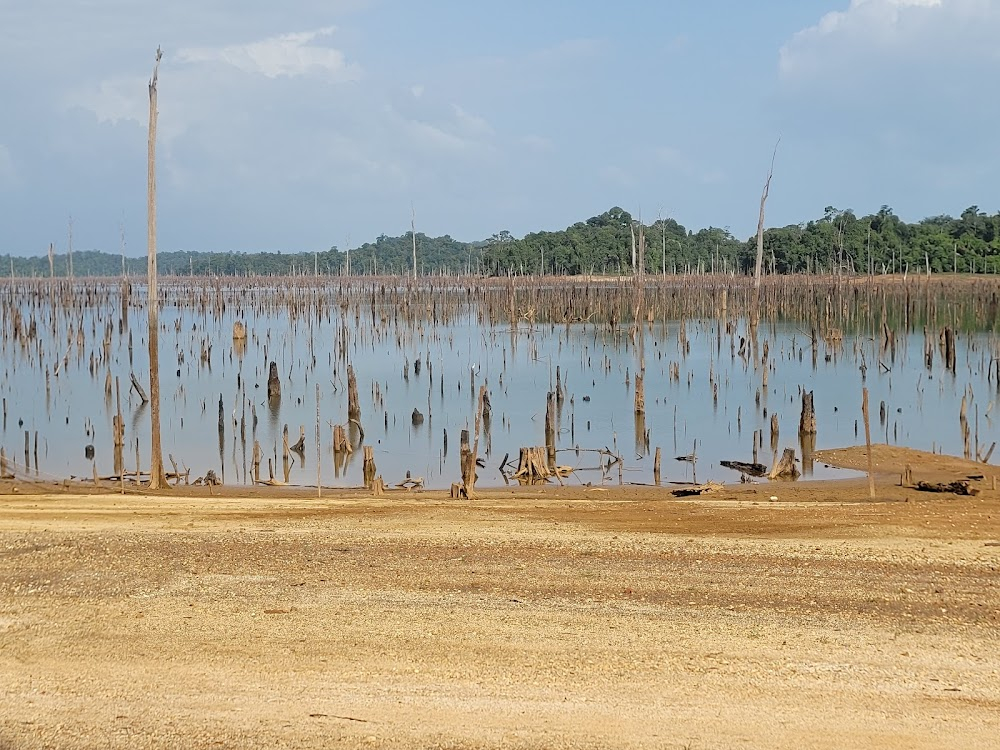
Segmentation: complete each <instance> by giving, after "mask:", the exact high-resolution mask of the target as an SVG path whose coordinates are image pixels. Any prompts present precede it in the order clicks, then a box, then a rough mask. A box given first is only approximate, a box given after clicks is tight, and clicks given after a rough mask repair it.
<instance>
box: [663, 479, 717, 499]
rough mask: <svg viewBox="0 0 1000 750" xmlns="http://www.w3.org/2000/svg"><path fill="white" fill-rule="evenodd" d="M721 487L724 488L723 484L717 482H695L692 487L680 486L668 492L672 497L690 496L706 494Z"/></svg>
mask: <svg viewBox="0 0 1000 750" xmlns="http://www.w3.org/2000/svg"><path fill="white" fill-rule="evenodd" d="M721 489H724V485H721V484H719V483H718V482H706V483H705V484H697V485H694V486H692V487H681V488H679V489H676V490H671V492H670V494H671V495H673V496H674V497H692V496H694V495H707V494H709V493H710V492H718V491H719V490H721Z"/></svg>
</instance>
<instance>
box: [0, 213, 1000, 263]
mask: <svg viewBox="0 0 1000 750" xmlns="http://www.w3.org/2000/svg"><path fill="white" fill-rule="evenodd" d="M639 233H644V235H645V248H646V250H645V257H644V258H643V259H641V262H642V263H643V267H644V270H645V271H646V272H647V273H661V272H665V273H682V272H710V271H715V272H726V273H728V272H733V273H740V274H745V273H750V272H751V271H752V268H753V263H754V260H755V255H756V244H755V242H756V240H755V237H750V238H748V239H746V240H740V239H737V238H736V237H734V236H733V235H732V234H731V233H730V232H729V230H728V229H720V228H718V227H708V228H706V229H699V230H697V231H692V230H689V229H686V228H685V227H684V226H682V225H681V224H679V223H678V222H677V221H675V220H674V219H671V218H657V219H656V220H655V221H653V222H652V223H650V224H645V223H642V222H640V221H639V220H638V219H637V218H636V217H633V216H632V215H631V214H630V213H629V212H628V211H625V210H624V209H622V208H619V207H617V206H615V207H613V208H610V209H608V210H607V211H605V212H604V213H602V214H600V215H598V216H593V217H591V218H589V219H587V220H586V221H580V222H577V223H576V224H573V225H572V226H569V227H567V228H566V229H561V230H558V231H540V232H531V233H529V234H526V235H525V236H524V237H521V238H517V237H515V236H513V235H512V234H511V233H510V232H509V231H506V230H504V231H499V232H497V233H495V234H493V235H492V236H491V237H489V238H488V239H485V240H481V241H477V242H461V241H459V240H456V239H453V238H452V237H450V236H448V235H444V236H442V237H428V236H426V235H425V234H422V233H419V232H418V233H417V236H416V239H417V266H418V268H417V270H418V273H420V274H432V273H434V274H436V273H455V274H457V273H479V274H489V275H507V274H539V273H541V274H561V275H574V274H602V275H607V274H611V275H617V274H630V273H632V242H633V239H632V238H633V236H634V235H635V236H637V235H638V234H639ZM411 243H412V239H411V235H410V233H409V232H407V233H405V234H403V235H400V236H399V237H388V236H386V235H380V236H379V237H377V238H376V239H375V241H374V242H366V243H364V244H363V245H361V246H360V247H356V248H352V249H350V250H349V251H348V250H340V249H338V248H337V247H336V246H334V247H331V248H330V249H328V250H324V251H320V252H296V253H283V252H281V251H276V252H255V253H243V252H225V253H206V252H186V251H172V252H161V253H159V254H158V256H157V259H158V260H157V262H158V266H159V273H160V275H161V276H187V275H200V276H203V275H221V276H247V275H295V274H309V275H311V274H313V273H319V274H321V275H341V274H346V273H348V271H349V272H350V273H351V274H352V275H371V274H406V273H410V272H412V265H413V261H412V244H411ZM6 260H7V263H6V265H7V266H8V268H3V269H0V273H4V272H11V273H12V274H13V275H14V276H18V277H47V276H49V274H50V269H49V259H48V256H41V257H12V256H8V257H7V258H6ZM764 265H765V268H766V269H767V271H768V272H769V273H772V274H775V273H777V274H783V273H855V274H864V273H901V272H905V271H911V272H916V271H924V270H925V269H929V270H931V271H932V272H946V271H956V272H959V273H996V272H998V271H1000V211H997V212H996V213H994V214H987V213H986V212H984V211H981V210H980V209H979V207H978V206H970V207H969V208H967V209H966V210H965V211H963V212H962V214H961V216H959V217H958V218H953V217H951V216H945V215H941V216H931V217H928V218H926V219H924V220H922V221H919V222H915V223H907V222H904V221H903V220H902V219H900V218H899V217H898V216H896V214H895V213H894V212H893V210H892V209H891V208H890V207H889V206H882V207H881V208H880V209H879V210H878V211H877V212H876V213H874V214H870V215H868V216H861V217H859V216H857V215H855V213H854V211H852V210H851V209H849V208H844V209H841V208H835V207H833V206H827V207H826V208H825V209H824V210H823V215H822V216H820V217H818V218H816V219H813V220H810V221H807V222H805V223H802V224H792V225H789V226H785V227H772V228H771V229H768V230H767V231H766V232H765V233H764ZM122 266H123V260H122V257H121V255H119V254H116V253H106V252H101V251H98V250H89V251H82V252H74V253H73V273H74V275H75V276H117V275H121V273H122ZM124 266H125V272H126V273H127V274H128V275H130V276H132V275H135V276H139V275H145V273H146V259H145V258H144V257H143V258H125V259H124ZM52 272H53V273H54V275H55V276H59V277H65V276H67V275H68V273H69V263H68V259H67V256H66V255H65V254H57V255H55V256H54V258H53V266H52Z"/></svg>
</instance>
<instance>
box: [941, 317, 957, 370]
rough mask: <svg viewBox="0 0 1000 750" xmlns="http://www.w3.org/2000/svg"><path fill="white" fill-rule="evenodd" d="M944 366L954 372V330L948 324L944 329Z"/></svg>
mask: <svg viewBox="0 0 1000 750" xmlns="http://www.w3.org/2000/svg"><path fill="white" fill-rule="evenodd" d="M944 366H945V367H947V368H948V369H949V370H951V371H952V372H955V332H954V331H953V330H952V329H951V327H950V326H949V327H947V328H945V329H944Z"/></svg>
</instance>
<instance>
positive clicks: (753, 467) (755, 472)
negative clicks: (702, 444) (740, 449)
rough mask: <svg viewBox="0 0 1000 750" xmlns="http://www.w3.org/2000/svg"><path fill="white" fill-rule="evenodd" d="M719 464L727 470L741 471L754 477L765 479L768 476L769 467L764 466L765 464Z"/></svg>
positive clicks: (727, 462) (720, 462) (734, 462)
mask: <svg viewBox="0 0 1000 750" xmlns="http://www.w3.org/2000/svg"><path fill="white" fill-rule="evenodd" d="M719 464H721V465H722V466H725V467H726V468H727V469H735V470H736V471H741V472H743V473H744V474H749V475H750V476H752V477H763V476H766V475H767V467H766V466H764V464H758V463H752V464H748V463H746V462H745V461H719Z"/></svg>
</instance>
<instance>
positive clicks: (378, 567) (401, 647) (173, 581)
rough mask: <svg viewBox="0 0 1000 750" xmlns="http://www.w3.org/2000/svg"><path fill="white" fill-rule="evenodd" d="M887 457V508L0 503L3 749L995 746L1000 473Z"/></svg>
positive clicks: (503, 502)
mask: <svg viewBox="0 0 1000 750" xmlns="http://www.w3.org/2000/svg"><path fill="white" fill-rule="evenodd" d="M873 458H874V462H875V466H876V470H877V471H878V481H877V488H876V497H875V499H870V498H869V496H868V483H867V480H865V479H851V480H838V481H828V482H796V483H767V482H761V483H759V484H745V485H740V484H733V485H731V486H727V487H724V488H722V489H720V490H718V491H716V492H713V493H710V494H706V495H702V496H699V497H692V498H682V499H681V498H676V497H674V496H673V495H672V494H671V493H670V488H669V487H667V488H650V487H629V486H626V487H617V486H604V487H581V486H575V487H574V486H569V485H568V486H566V487H562V488H559V487H544V488H539V487H512V488H505V489H495V490H484V491H482V492H481V493H480V495H479V496H478V497H477V498H476V499H475V500H471V501H467V500H451V499H449V498H448V496H447V493H446V492H436V491H428V492H420V491H412V492H403V491H398V492H391V493H389V494H388V495H386V496H384V497H380V498H373V497H371V496H370V495H369V494H368V493H365V492H363V491H360V490H355V491H331V490H325V491H324V492H323V496H322V498H320V499H317V498H316V490H315V489H311V490H308V489H298V490H296V489H291V488H280V489H275V488H261V489H258V488H246V487H234V488H229V487H227V488H216V489H215V490H214V491H213V493H212V494H210V491H209V489H208V488H205V487H188V488H178V489H177V491H171V492H165V493H157V494H142V495H139V494H132V493H129V494H126V495H124V496H123V495H120V494H115V493H114V491H113V488H112V487H111V486H110V485H109V486H108V487H105V488H93V487H90V488H89V489H88V488H86V486H85V485H71V486H69V487H64V486H62V485H52V484H49V485H31V484H26V483H19V482H11V481H6V482H3V483H0V493H2V494H0V750H21V748H53V749H59V750H67V749H72V748H130V749H131V748H328V747H366V748H367V747H373V748H380V747H384V748H432V747H441V748H455V749H458V748H494V747H504V748H539V749H541V748H546V749H549V748H605V747H609V748H691V749H692V750H702V749H704V750H708V749H710V748H831V749H832V748H872V747H878V748H900V749H903V748H905V749H906V750H911V749H913V748H944V747H954V748H996V747H998V742H1000V741H998V737H1000V628H998V626H1000V619H998V618H1000V492H998V491H997V490H996V489H995V477H996V476H998V475H1000V469H998V468H997V467H994V466H986V465H983V464H976V463H972V462H968V461H963V460H961V459H957V458H951V457H945V456H939V455H934V454H927V453H919V452H916V451H909V450H906V449H900V448H897V447H889V446H876V447H875V452H874V454H873ZM816 460H817V461H821V462H823V463H827V464H830V465H837V466H843V467H848V468H854V469H859V470H864V469H865V468H866V467H867V456H866V453H865V450H864V448H863V447H861V448H845V449H842V450H829V451H823V452H819V453H817V454H816ZM907 466H909V467H910V468H911V469H912V471H913V476H914V480H915V481H919V480H923V481H930V482H951V481H957V480H963V481H968V482H969V484H970V486H971V487H972V488H973V489H975V490H978V492H977V493H976V494H974V495H970V496H958V495H955V494H952V493H941V494H937V493H928V492H921V491H917V490H915V489H914V488H912V487H902V486H899V482H900V475H901V474H902V473H903V472H904V471H905V469H906V467H907Z"/></svg>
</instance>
